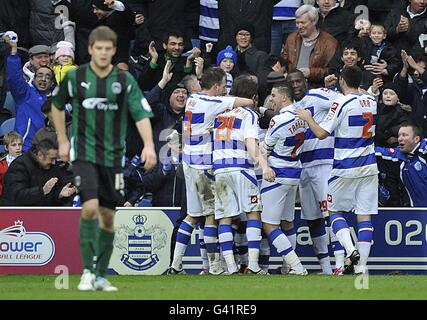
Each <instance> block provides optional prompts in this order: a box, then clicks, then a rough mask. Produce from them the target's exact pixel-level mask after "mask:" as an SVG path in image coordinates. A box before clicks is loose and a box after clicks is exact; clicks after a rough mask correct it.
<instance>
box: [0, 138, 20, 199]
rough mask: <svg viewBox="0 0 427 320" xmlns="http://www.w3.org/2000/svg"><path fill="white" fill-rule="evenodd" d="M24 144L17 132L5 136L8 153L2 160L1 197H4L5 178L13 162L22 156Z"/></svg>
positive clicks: (0, 162) (0, 161)
mask: <svg viewBox="0 0 427 320" xmlns="http://www.w3.org/2000/svg"><path fill="white" fill-rule="evenodd" d="M23 143H24V141H23V140H22V136H21V135H20V134H19V133H18V132H16V131H11V132H9V133H8V134H6V135H5V136H4V148H5V149H6V151H7V153H6V154H5V155H4V156H2V157H1V158H0V197H1V196H2V195H3V177H4V175H5V174H6V171H7V169H8V168H9V165H10V164H11V163H12V161H13V160H15V159H16V158H17V157H19V156H20V155H21V154H22V144H23Z"/></svg>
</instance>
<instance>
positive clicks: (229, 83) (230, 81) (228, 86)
mask: <svg viewBox="0 0 427 320" xmlns="http://www.w3.org/2000/svg"><path fill="white" fill-rule="evenodd" d="M226 75H227V80H226V84H225V88H226V89H227V94H229V93H230V90H231V86H232V85H233V76H232V75H231V73H228V72H226Z"/></svg>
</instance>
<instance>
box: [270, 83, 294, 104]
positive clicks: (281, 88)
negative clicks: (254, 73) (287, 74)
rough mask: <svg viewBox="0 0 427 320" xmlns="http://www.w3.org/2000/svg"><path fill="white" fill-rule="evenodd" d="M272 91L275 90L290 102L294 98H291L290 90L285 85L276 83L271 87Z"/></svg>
mask: <svg viewBox="0 0 427 320" xmlns="http://www.w3.org/2000/svg"><path fill="white" fill-rule="evenodd" d="M273 89H276V90H277V92H279V93H280V94H281V95H284V96H286V97H288V98H289V99H291V100H293V99H294V96H293V93H292V89H291V88H289V86H288V85H286V84H283V83H276V84H275V85H274V86H273Z"/></svg>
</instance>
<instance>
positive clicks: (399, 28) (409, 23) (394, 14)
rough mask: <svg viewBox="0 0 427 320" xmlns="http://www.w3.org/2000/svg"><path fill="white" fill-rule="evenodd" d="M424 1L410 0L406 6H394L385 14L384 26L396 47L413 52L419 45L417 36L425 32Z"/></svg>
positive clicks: (426, 19)
mask: <svg viewBox="0 0 427 320" xmlns="http://www.w3.org/2000/svg"><path fill="white" fill-rule="evenodd" d="M426 4H427V3H426V1H421V0H410V1H409V5H408V6H396V7H395V9H393V10H392V11H391V12H390V13H389V14H388V16H387V18H386V20H385V22H384V26H385V28H386V31H387V36H388V38H389V40H390V41H392V43H393V45H394V46H396V48H397V49H403V50H405V51H406V52H408V53H409V54H414V53H416V52H418V51H420V50H421V49H423V50H424V48H425V45H423V46H421V45H420V41H419V37H420V35H422V34H427V26H426V23H427V9H426Z"/></svg>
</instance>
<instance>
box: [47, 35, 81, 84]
mask: <svg viewBox="0 0 427 320" xmlns="http://www.w3.org/2000/svg"><path fill="white" fill-rule="evenodd" d="M56 48H57V49H56V52H55V64H54V66H53V71H54V72H55V79H56V83H57V84H58V85H59V84H60V83H61V81H62V80H63V79H64V78H65V75H66V74H67V72H68V71H70V70H73V69H77V66H76V65H75V64H74V48H73V45H72V43H71V42H68V41H59V42H58V44H57V45H56Z"/></svg>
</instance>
